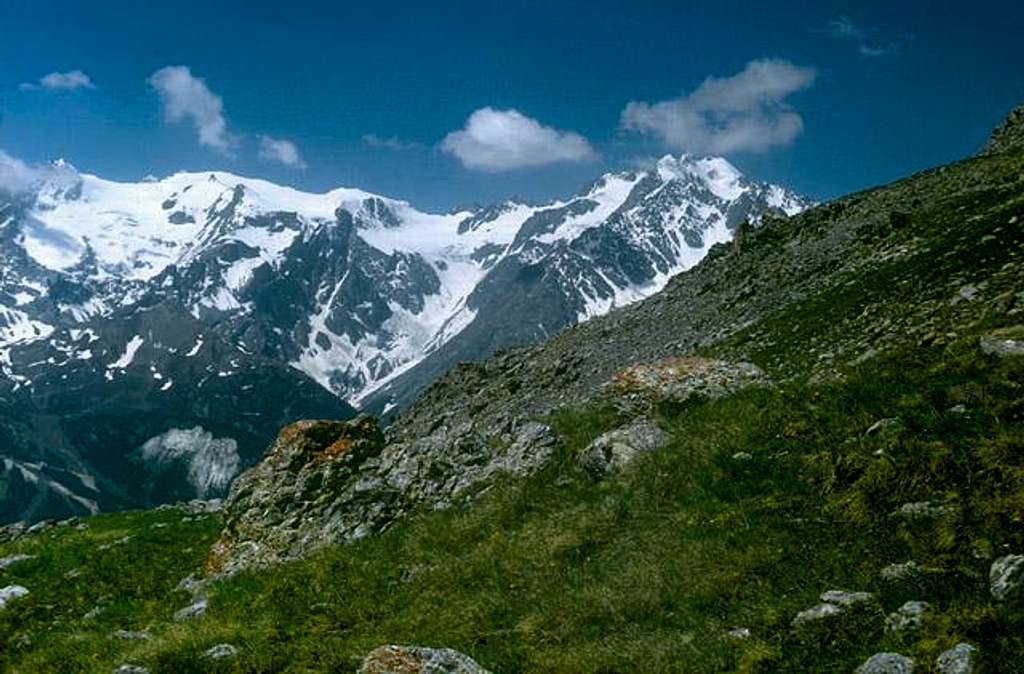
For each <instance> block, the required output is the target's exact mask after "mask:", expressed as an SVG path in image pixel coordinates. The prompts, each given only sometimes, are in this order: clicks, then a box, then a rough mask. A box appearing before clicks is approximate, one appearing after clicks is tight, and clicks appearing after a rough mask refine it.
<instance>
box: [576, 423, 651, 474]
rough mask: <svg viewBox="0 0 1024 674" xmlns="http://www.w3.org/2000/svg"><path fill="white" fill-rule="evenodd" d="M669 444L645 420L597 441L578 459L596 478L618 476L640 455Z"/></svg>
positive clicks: (603, 436) (608, 434)
mask: <svg viewBox="0 0 1024 674" xmlns="http://www.w3.org/2000/svg"><path fill="white" fill-rule="evenodd" d="M666 442H668V435H666V434H665V431H663V430H661V428H660V427H659V426H658V425H657V424H656V423H654V422H653V421H651V420H649V419H645V418H640V419H636V420H634V421H633V423H631V424H629V425H627V426H623V427H622V428H616V429H615V430H613V431H609V432H607V433H605V434H604V435H602V436H600V437H599V438H597V439H596V440H594V441H593V442H592V443H590V445H588V446H587V447H586V448H585V449H584V450H583V451H582V452H580V456H579V464H580V466H581V467H582V468H583V469H584V470H586V471H587V472H588V473H590V474H591V475H594V476H595V477H603V476H605V475H610V474H613V473H618V472H620V471H622V470H623V469H625V468H626V467H627V466H628V465H629V464H631V463H633V462H634V461H635V460H636V459H637V458H638V457H639V456H640V455H641V454H644V453H646V452H650V451H653V450H655V449H658V448H659V447H661V446H662V445H664V444H665V443H666Z"/></svg>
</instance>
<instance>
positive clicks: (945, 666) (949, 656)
mask: <svg viewBox="0 0 1024 674" xmlns="http://www.w3.org/2000/svg"><path fill="white" fill-rule="evenodd" d="M977 650H978V649H976V648H975V647H974V646H972V645H971V644H968V643H964V642H961V643H959V644H957V645H956V646H953V648H950V649H949V650H948V651H943V652H942V653H941V654H940V655H939V657H938V658H936V660H935V671H937V672H938V673H939V674H972V672H974V654H975V652H976V651H977Z"/></svg>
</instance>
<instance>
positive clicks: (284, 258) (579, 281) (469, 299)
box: [0, 155, 806, 400]
mask: <svg viewBox="0 0 1024 674" xmlns="http://www.w3.org/2000/svg"><path fill="white" fill-rule="evenodd" d="M45 173H46V176H45V179H43V180H41V182H39V183H38V185H37V187H36V189H37V193H36V198H35V201H34V202H33V203H32V205H31V206H30V207H29V208H28V209H27V211H26V212H25V213H24V214H23V217H21V218H20V219H19V220H18V223H17V226H16V231H15V233H14V236H13V238H12V241H11V244H12V245H13V246H14V247H13V248H11V249H10V250H11V252H12V254H13V255H15V256H19V255H20V256H22V257H23V258H26V260H25V263H24V265H23V266H25V265H27V266H25V269H29V268H31V269H32V270H34V271H32V272H31V273H28V272H27V271H25V272H24V273H23V274H22V275H21V280H20V282H19V283H14V282H13V281H10V282H8V281H6V280H5V281H4V284H5V287H4V288H0V290H4V291H5V292H7V293H8V294H9V296H10V297H16V298H20V299H19V300H18V301H19V302H20V301H21V300H25V301H26V302H31V303H30V304H28V305H26V307H35V306H36V305H37V304H39V305H40V306H44V305H45V304H46V302H44V301H43V299H44V298H45V299H47V300H48V301H49V302H51V303H52V310H51V312H50V313H49V314H47V315H45V316H44V315H42V314H39V315H36V314H33V313H32V312H31V311H27V308H23V307H21V306H20V305H15V306H12V307H10V308H9V310H10V311H9V313H8V314H6V315H5V316H4V320H3V322H4V324H5V325H4V328H5V331H6V332H5V334H6V336H7V338H8V339H7V341H8V342H11V341H13V340H14V339H15V336H17V339H18V340H20V341H24V340H32V339H33V338H34V336H35V338H37V339H42V338H43V337H42V335H44V334H45V333H46V330H47V328H49V327H54V328H59V327H60V325H61V323H62V322H65V321H70V322H71V323H73V324H75V325H78V324H83V325H84V324H85V323H88V322H89V321H90V320H93V319H95V318H99V317H107V318H108V319H109V317H111V316H113V315H115V314H116V313H117V312H125V311H127V312H131V311H134V309H133V308H134V307H137V306H141V305H145V306H152V305H153V304H154V303H170V304H172V305H174V306H176V307H177V308H178V310H180V311H183V312H185V313H187V314H188V315H189V316H190V319H192V320H195V321H199V322H200V323H203V324H207V325H208V326H209V328H210V330H214V331H216V330H220V331H222V332H223V338H224V339H225V340H228V341H230V340H231V339H234V338H235V337H233V336H234V335H238V334H246V335H247V337H246V343H247V344H249V345H250V346H251V348H255V349H258V350H259V351H260V352H261V353H264V354H266V355H268V356H269V357H271V358H273V359H276V360H277V361H279V362H281V363H287V364H289V365H291V366H292V367H294V368H297V369H299V370H301V371H302V372H304V373H306V374H307V375H309V376H310V377H311V378H313V379H315V380H316V381H317V382H319V383H320V384H321V385H322V386H324V387H325V388H327V389H329V390H330V391H331V392H333V393H335V394H337V395H339V396H342V397H344V398H347V399H349V400H359V399H362V398H363V397H365V396H366V395H368V394H369V393H371V392H373V391H374V390H376V389H378V388H380V387H381V386H384V385H386V384H388V383H389V382H391V381H394V380H395V379H396V378H398V377H400V376H402V375H403V374H404V373H406V372H407V371H409V370H410V369H411V368H414V367H416V366H417V364H418V363H419V362H420V361H422V360H424V359H425V358H428V357H429V356H430V355H431V354H432V353H434V352H436V351H438V350H439V349H440V348H441V347H442V346H445V345H446V344H448V343H449V342H451V341H452V340H453V339H454V338H455V337H456V336H458V335H460V334H461V333H463V332H464V331H465V330H466V329H467V328H468V327H469V326H471V325H473V324H474V322H479V321H481V320H484V319H483V318H481V313H480V312H481V311H482V310H483V309H482V307H487V306H490V305H491V303H492V301H497V300H498V299H499V298H501V297H502V296H503V293H507V292H508V291H509V288H510V284H513V285H514V284H521V283H522V282H523V279H525V278H533V276H531V275H535V274H540V276H539V277H538V278H543V279H546V280H545V283H549V284H550V285H549V286H545V289H544V290H543V292H544V293H548V295H550V297H548V296H545V297H544V298H541V299H540V300H538V301H541V303H542V304H544V305H547V304H548V303H550V304H551V307H552V308H551V309H550V310H547V313H546V314H545V315H544V316H542V317H541V320H540V321H539V324H540V325H542V328H540V329H536V328H535V327H534V328H531V330H533V332H530V333H529V335H526V336H516V337H515V338H514V339H513V338H512V337H507V336H506V335H505V334H499V335H497V336H496V337H494V340H493V341H494V342H495V343H499V342H503V341H508V340H512V342H514V341H522V339H534V338H536V337H538V336H543V334H547V333H548V332H550V331H552V330H555V329H558V328H560V327H564V326H565V325H569V324H572V323H574V322H578V321H581V320H586V319H588V318H590V317H592V316H596V315H600V314H602V313H604V312H606V311H609V310H611V309H612V308H615V307H618V306H622V305H624V304H628V303H629V302H633V301H636V300H638V299H642V298H643V297H646V296H648V295H650V294H651V293H653V292H657V291H658V290H659V289H660V288H661V287H663V286H664V284H665V282H667V279H668V278H670V277H671V276H672V275H674V274H677V273H679V272H680V271H682V270H684V269H687V268H688V267H690V266H692V265H693V264H696V262H697V261H699V260H700V259H701V257H703V255H704V254H705V253H706V252H707V250H708V249H709V248H710V246H712V245H714V244H715V243H718V242H721V241H727V240H728V239H729V238H730V237H731V235H732V230H733V229H734V228H735V226H736V225H737V224H738V223H739V222H740V221H741V220H742V219H743V218H748V217H749V218H751V219H753V220H756V219H757V218H758V217H759V214H760V212H762V211H764V210H765V209H768V208H779V209H781V210H783V211H785V212H787V213H792V212H796V211H797V210H800V209H801V208H803V207H804V206H805V205H806V202H804V201H803V200H801V199H799V198H798V197H796V196H794V195H792V194H790V193H789V192H787V191H786V190H784V189H782V188H780V187H776V186H771V185H765V184H761V183H755V182H752V181H749V180H747V179H746V178H744V177H743V176H742V174H741V173H740V172H739V171H738V170H737V169H736V168H735V167H734V166H733V165H732V164H730V163H729V162H728V161H726V160H725V159H721V158H715V157H691V156H687V155H682V156H679V157H673V156H666V157H663V158H662V159H661V160H659V161H658V162H657V164H656V166H655V167H653V168H652V169H651V170H649V171H631V172H622V173H609V174H606V175H604V176H601V177H600V178H599V179H597V180H596V181H594V182H593V183H592V184H591V185H589V186H587V187H586V188H584V189H583V190H581V191H580V192H579V193H577V194H575V195H572V196H570V197H568V198H566V199H559V200H554V201H551V202H549V203H546V204H540V205H534V204H527V203H522V202H520V201H514V200H510V201H505V202H502V203H499V204H495V205H493V206H489V207H486V208H481V209H478V210H476V211H475V212H466V211H461V212H456V213H446V214H431V213H425V212H422V211H419V210H417V209H415V208H414V207H412V206H411V205H410V204H409V203H407V202H405V201H400V200H396V199H390V198H387V197H384V196H380V195H376V194H373V193H370V192H365V191H363V190H359V189H351V188H338V189H334V190H331V191H328V192H324V193H309V192H303V191H301V190H297V189H294V188H291V187H287V186H282V185H277V184H274V183H271V182H269V181H265V180H259V179H254V178H246V177H242V176H237V175H233V174H230V173H226V172H222V171H213V172H200V173H196V172H179V173H175V174H173V175H171V176H168V177H165V178H162V179H152V178H147V179H146V180H144V181H141V182H138V183H123V182H114V181H109V180H104V179H103V178H100V177H98V176H95V175H89V174H79V173H78V171H77V170H75V169H74V167H72V166H71V165H70V164H67V163H66V162H55V163H54V164H52V165H51V166H50V167H48V168H47V169H46V171H45ZM524 275H526V276H524ZM33 284H34V285H33ZM48 288H49V289H51V290H48ZM53 288H59V289H60V292H55V291H53V290H52V289H53ZM531 292H534V291H531ZM537 292H540V291H537ZM282 304H284V305H287V306H282ZM554 307H557V309H556V308H554ZM531 320H532V319H531ZM533 325H534V326H536V325H537V322H534V324H533ZM503 330H504V329H503ZM535 333H536V334H535ZM154 339H155V340H157V341H159V336H158V335H156V336H154ZM512 342H510V343H512ZM129 346H130V345H129V344H128V343H125V344H118V345H112V346H111V347H110V348H117V349H120V350H121V351H120V352H121V353H126V352H127V351H126V349H128V347H129ZM12 367H13V366H12Z"/></svg>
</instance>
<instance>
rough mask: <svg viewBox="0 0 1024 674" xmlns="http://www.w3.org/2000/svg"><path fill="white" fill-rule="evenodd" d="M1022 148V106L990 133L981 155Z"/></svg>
mask: <svg viewBox="0 0 1024 674" xmlns="http://www.w3.org/2000/svg"><path fill="white" fill-rule="evenodd" d="M1021 148H1024V105H1022V106H1020V107H1018V108H1015V109H1014V110H1013V111H1011V112H1010V114H1009V115H1007V117H1006V119H1005V120H1003V123H1002V124H1001V125H1000V126H999V128H997V129H996V130H995V131H994V132H992V137H991V138H989V140H988V142H987V143H986V144H985V147H984V149H982V151H981V153H982V154H998V153H1000V152H1010V151H1012V150H1020V149H1021Z"/></svg>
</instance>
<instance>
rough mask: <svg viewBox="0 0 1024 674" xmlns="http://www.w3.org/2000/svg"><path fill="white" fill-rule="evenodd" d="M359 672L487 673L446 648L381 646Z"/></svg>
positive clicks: (461, 655) (369, 656) (469, 659)
mask: <svg viewBox="0 0 1024 674" xmlns="http://www.w3.org/2000/svg"><path fill="white" fill-rule="evenodd" d="M359 674H490V672H488V671H487V670H486V669H484V668H483V667H481V666H480V665H479V664H477V663H476V661H475V660H473V658H471V657H469V656H468V655H466V654H464V653H459V652H458V651H453V650H452V649H450V648H425V647H423V646H381V647H380V648H376V649H374V650H373V651H371V652H370V653H369V654H368V655H367V656H366V657H365V658H363V664H362V666H361V667H360V668H359Z"/></svg>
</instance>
